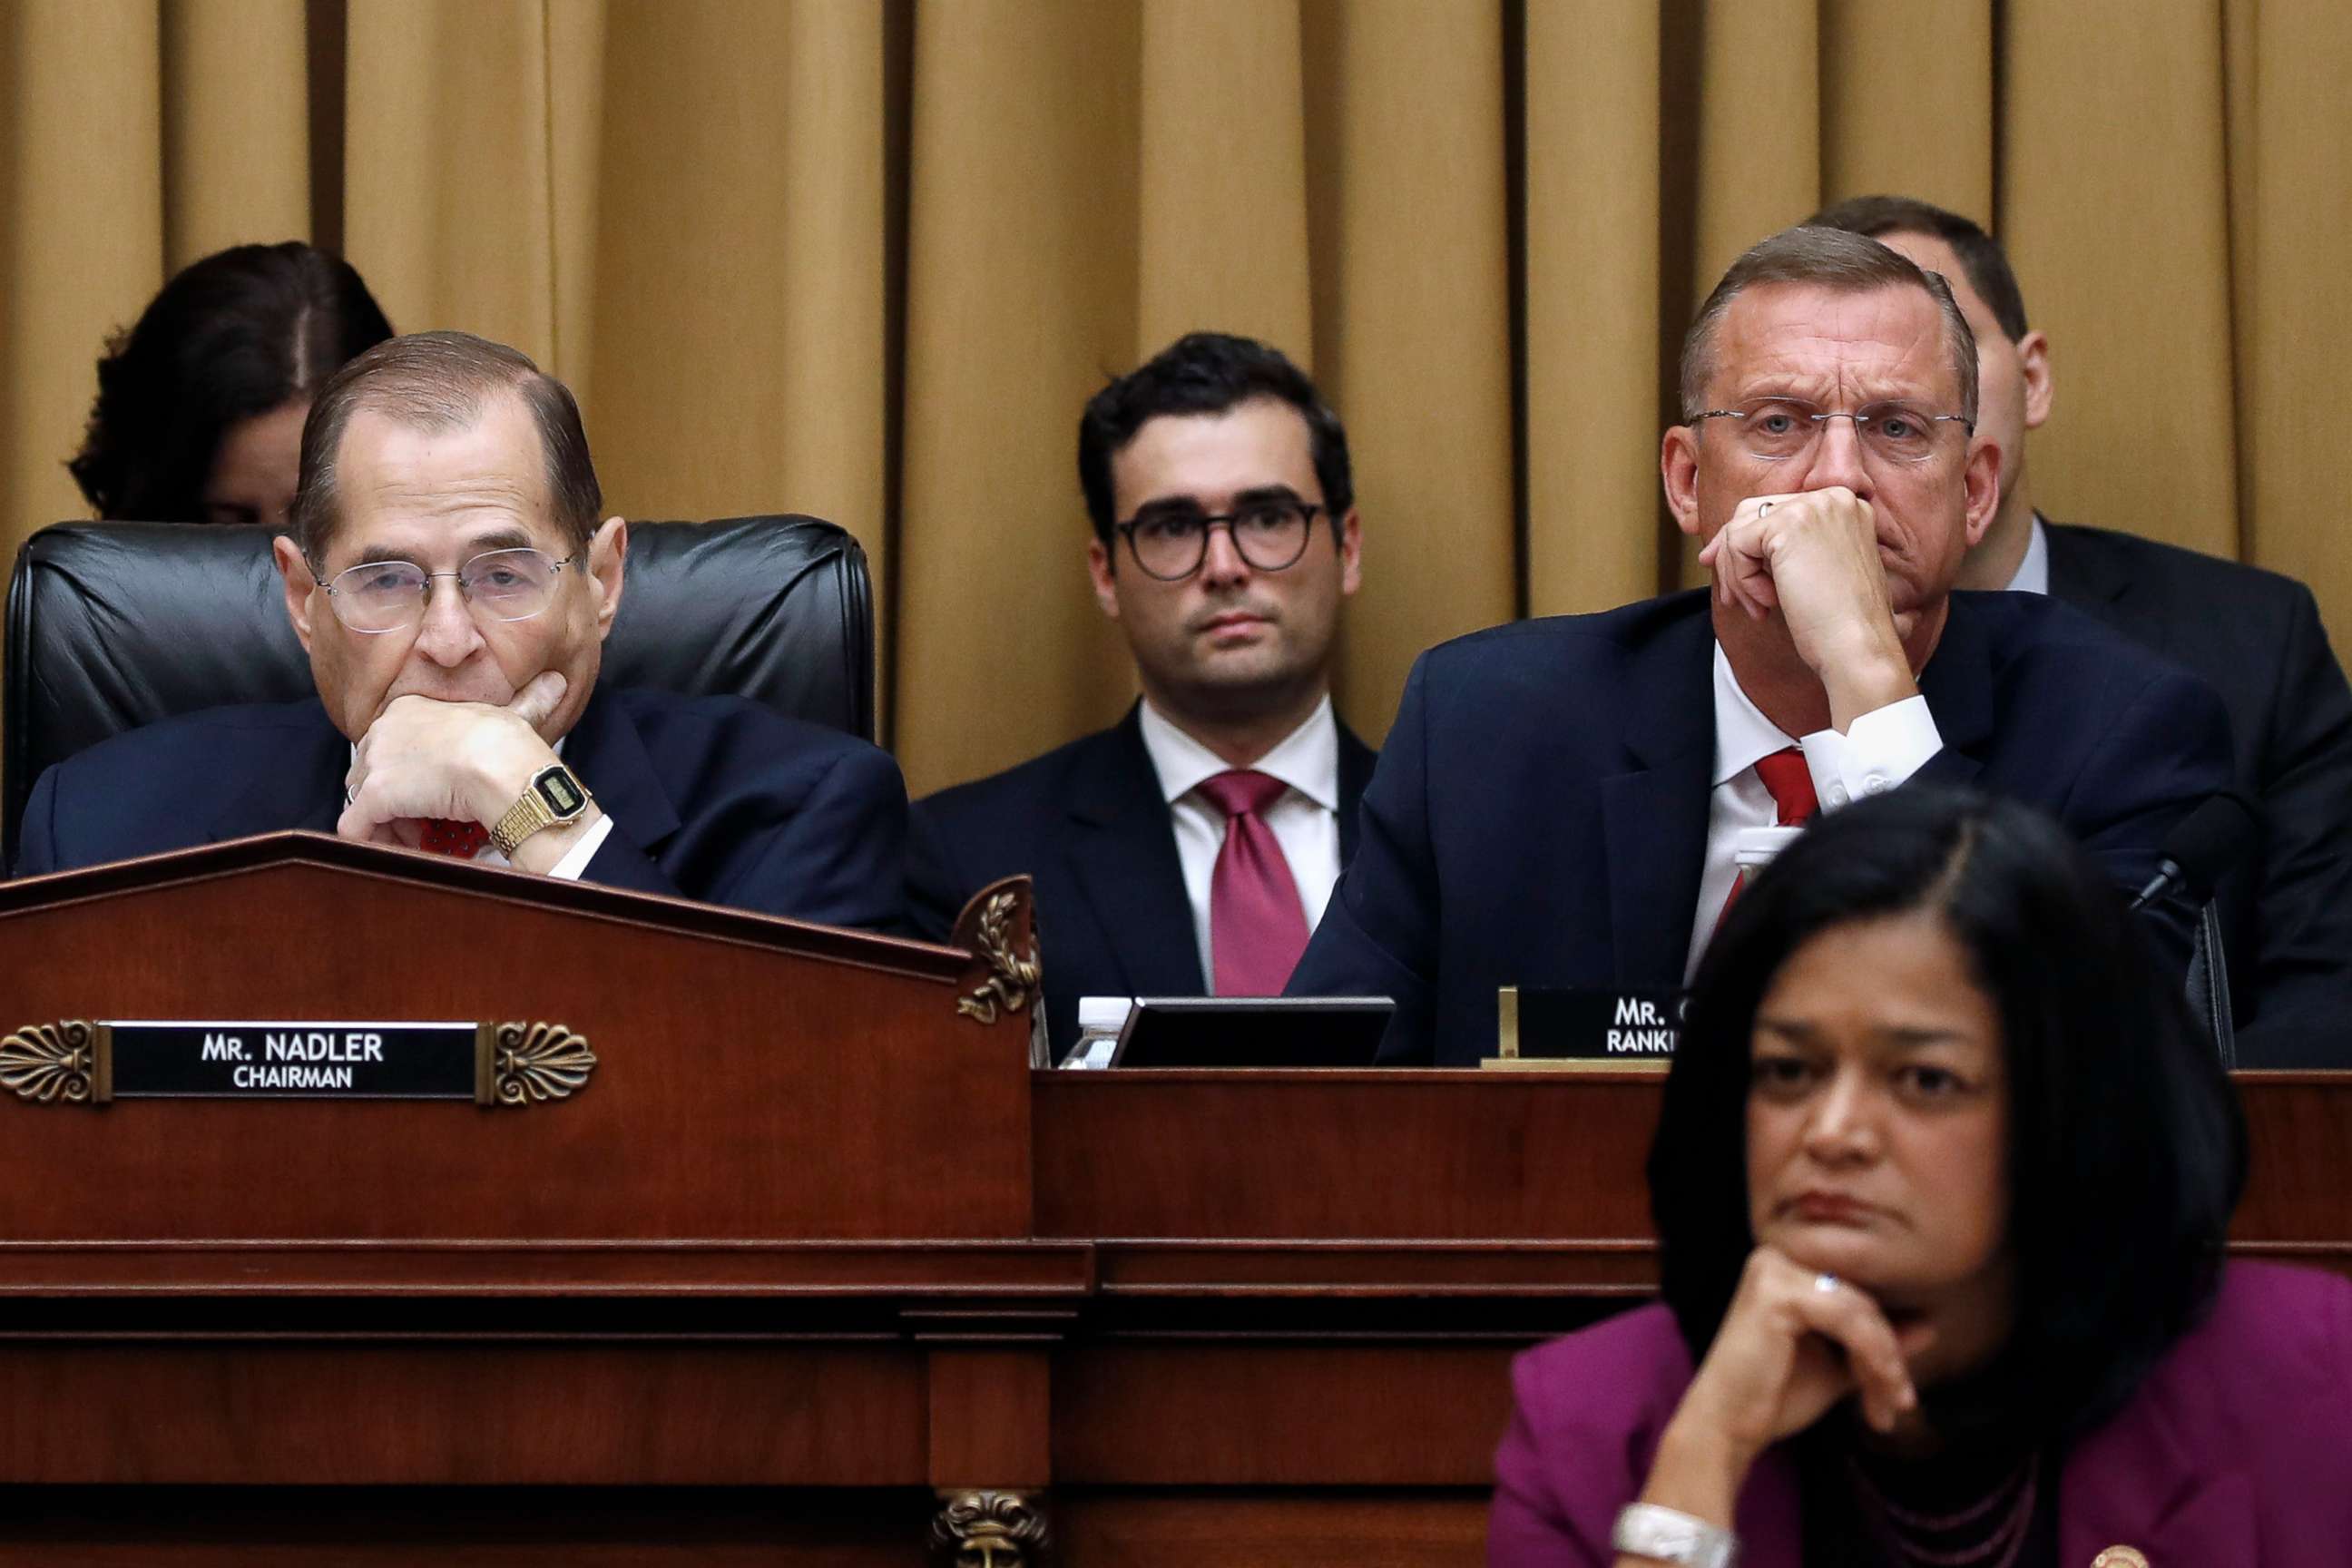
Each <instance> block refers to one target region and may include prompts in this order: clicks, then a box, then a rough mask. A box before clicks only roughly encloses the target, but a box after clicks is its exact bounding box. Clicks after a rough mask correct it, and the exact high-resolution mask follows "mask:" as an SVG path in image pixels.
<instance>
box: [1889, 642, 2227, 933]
mask: <svg viewBox="0 0 2352 1568" xmlns="http://www.w3.org/2000/svg"><path fill="white" fill-rule="evenodd" d="M2055 684H2056V683H2054V682H2053V686H2054V685H2055ZM2105 709H2106V711H2107V712H2108V714H2109V717H2108V718H2107V719H2106V721H2105V725H2104V727H2103V728H2100V729H2099V730H2098V731H2097V732H2096V733H2095V734H2091V735H2087V736H2084V737H2082V738H2081V739H2080V740H2079V741H2074V742H2066V741H2065V740H2064V739H2063V737H2058V736H2053V737H2052V754H2053V761H2054V760H2056V758H2057V757H2059V756H2061V755H2071V756H2072V757H2074V758H2075V759H2076V761H2075V763H2074V776H2073V777H2071V778H2065V779H2053V780H2050V781H2048V782H2049V784H2050V786H2051V790H2052V793H2051V794H2050V795H2048V796H2045V797H2042V798H2044V799H2047V800H2050V801H2052V802H2053V803H2054V804H2053V805H2052V807H2051V809H2052V812H2053V815H2054V816H2056V817H2057V818H2058V820H2059V821H2060V822H2061V823H2063V825H2064V826H2066V828H2067V829H2068V831H2070V832H2071V833H2073V834H2074V837H2075V838H2076V839H2077V840H2078V841H2079V842H2080V843H2081V844H2082V845H2083V847H2084V848H2085V849H2087V850H2089V851H2090V853H2091V856H2092V858H2094V859H2095V860H2097V861H2098V862H2099V863H2100V864H2101V865H2102V866H2104V867H2105V868H2106V871H2107V875H2108V876H2109V877H2110V878H2112V879H2114V881H2115V884H2116V887H2117V888H2118V889H2123V890H2124V891H2125V892H2126V893H2137V892H2138V891H2139V889H2141V888H2143V887H2146V886H2147V883H2148V882H2149V880H2150V879H2153V878H2154V877H2155V876H2156V874H2157V868H2158V864H2159V863H2160V862H2161V861H2162V859H2163V848H2164V840H2165V837H2166V836H2167V835H2168V834H2169V833H2170V832H2171V831H2172V829H2173V828H2174V827H2176V826H2179V823H2180V821H2181V819H2182V818H2183V817H2185V816H2188V815H2189V813H2190V812H2191V811H2194V810H2195V809H2196V808H2197V807H2198V806H2200V805H2203V804H2204V803H2205V802H2206V801H2207V800H2208V799H2210V798H2211V797H2212V796H2213V795H2216V794H2218V793H2220V792H2221V791H2222V790H2224V789H2227V788H2228V787H2229V786H2230V779H2231V752H2230V716H2229V711H2228V710H2227V709H2226V708H2224V707H2223V706H2222V702H2221V697H2220V696H2219V695H2218V694H2217V693H2216V692H2215V691H2214V690H2213V689H2212V688H2211V687H2210V686H2207V685H2206V684H2205V683H2204V682H2203V681H2201V680H2199V679H2196V678H2195V677H2193V676H2190V675H2188V674H2185V673H2183V672H2180V671H2179V670H2176V669H2173V668H2171V667H2169V666H2167V667H2164V668H2162V669H2160V670H2158V671H2155V672H2154V673H2152V674H2150V675H2149V677H2148V679H2147V680H2146V681H2145V682H2144V683H2143V684H2142V685H2141V686H2140V687H2139V688H2138V689H2137V690H2136V691H2132V692H2129V693H2125V694H2121V695H2120V697H2119V700H2115V701H2113V702H2111V703H2109V704H2106V705H2105ZM2094 712H2095V708H2094V707H2093V706H2091V705H2070V706H2069V707H2068V708H2067V709H2066V710H2065V711H2064V712H2063V714H2062V715H2061V721H2062V722H2068V723H2075V722H2079V721H2082V720H2084V718H2086V717H2089V716H2090V715H2092V714H2093V713H2094ZM1976 767H1977V764H1976V763H1974V762H1973V761H1972V760H1970V759H1969V758H1967V757H1964V756H1961V755H1959V754H1958V753H1957V752H1952V751H1949V750H1946V751H1944V752H1938V753H1937V755H1936V756H1935V757H1933V758H1931V759H1930V760H1929V761H1928V763H1927V766H1925V767H1923V768H1921V769H1920V770H1919V772H1918V773H1916V774H1914V775H1913V776H1914V777H1915V778H1916V779H1919V780H1922V781H1926V782H1928V783H1940V784H1951V785H1967V784H1971V783H1973V782H1974V780H1975V773H1976ZM2141 913H2142V915H2143V916H2144V918H2145V919H2146V920H2147V926H2148V932H2149V934H2150V936H2151V937H2152V938H2154V940H2155V942H2156V944H2157V947H2158V952H2160V954H2161V955H2162V957H2163V959H2164V961H2165V962H2166V963H2168V964H2169V965H2170V966H2171V967H2172V968H2173V969H2174V970H2175V971H2176V972H2179V973H2183V974H2185V973H2187V971H2188V967H2189V946H2190V936H2191V931H2192V927H2193V925H2194V921H2195V918H2196V913H2197V911H2196V910H2194V909H2193V908H2190V907H2189V906H2188V903H2187V901H2186V900H2182V899H2177V898H2176V899H2168V900H2158V902H2156V903H2153V904H2150V905H2149V906H2147V909H2145V910H2142V911H2141Z"/></svg>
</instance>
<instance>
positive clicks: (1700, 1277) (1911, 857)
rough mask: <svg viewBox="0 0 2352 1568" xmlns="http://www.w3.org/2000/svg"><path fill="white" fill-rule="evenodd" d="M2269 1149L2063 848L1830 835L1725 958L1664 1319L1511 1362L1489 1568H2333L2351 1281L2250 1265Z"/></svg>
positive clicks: (1928, 796) (1901, 831)
mask: <svg viewBox="0 0 2352 1568" xmlns="http://www.w3.org/2000/svg"><path fill="white" fill-rule="evenodd" d="M2244 1164H2245V1151H2244V1132H2243V1127H2242V1122H2241V1121H2240V1118H2239V1114H2238V1110H2237V1105H2236V1101H2235V1099H2234V1097H2233V1096H2232V1093H2231V1088H2230V1085H2229V1081H2228V1079H2227V1078H2226V1076H2225V1075H2223V1074H2222V1073H2221V1070H2220V1068H2218V1066H2217V1065H2216V1064H2215V1062H2214V1060H2213V1057H2212V1053H2211V1051H2210V1048H2209V1047H2207V1046H2206V1044H2205V1042H2204V1040H2203V1039H2202V1037H2200V1035H2199V1033H2198V1031H2197V1030H2196V1027H2195V1026H2194V1025H2193V1024H2192V1023H2191V1022H2190V1021H2189V1016H2188V1013H2187V1010H2186V1008H2185V1006H2184V1005H2183V1004H2182V1002H2181V999H2180V987H2179V984H2178V983H2177V981H2176V980H2175V979H2174V978H2173V977H2172V976H2169V975H2164V974H2159V973H2156V971H2155V969H2154V967H2153V965H2152V963H2151V960H2150V958H2149V955H2148V952H2147V949H2146V947H2145V945H2144V943H2143V942H2142V940H2141V936H2140V932H2139V931H2138V930H2137V926H2136V924H2135V922H2134V920H2133V917H2131V916H2130V915H2128V914H2127V913H2126V911H2125V910H2123V908H2122V907H2121V904H2120V902H2119V901H2118V900H2116V896H2115V895H2114V893H2113V892H2112V891H2111V890H2110V889H2109V888H2108V887H2107V886H2106V884H2105V879H2104V878H2102V877H2101V875H2100V874H2099V872H2098V871H2097V869H2096V868H2094V867H2093V866H2091V865H2090V864H2088V863H2087V861H2086V860H2085V859H2084V857H2083V856H2082V854H2081V852H2080V851H2079V850H2078V849H2077V848H2076V847H2074V844H2073V843H2072V842H2071V841H2070V840H2068V839H2067V837H2065V835H2064V834H2063V832H2062V831H2060V830H2059V829H2058V828H2056V827H2055V826H2053V825H2051V824H2050V823H2048V822H2046V821H2045V820H2043V819H2042V818H2040V817H2038V816H2034V815H2033V814H2032V813H2031V812H2030V811H2028V810H2026V809H2024V808H2022V807H2020V806H2016V805H2005V804H1994V803H1989V802H1985V801H1982V800H1979V799H1974V798H1971V797H1966V796H1958V795H1945V794H1938V793H1937V792H1933V791H1928V790H1923V789H1916V788H1915V789H1906V790H1901V791H1897V792H1895V794H1893V795H1885V796H1882V797H1880V798H1878V799H1876V800H1873V801H1869V802H1865V803H1864V804H1861V805H1855V806H1853V807H1850V808H1848V809H1847V810H1844V811H1842V812H1839V813H1837V814H1835V815H1834V816H1829V817H1826V818H1824V819H1822V822H1821V824H1820V825H1819V826H1816V827H1814V828H1813V829H1812V830H1811V831H1810V832H1809V833H1807V834H1806V835H1805V836H1804V837H1803V838H1801V839H1800V840H1799V841H1798V842H1797V843H1796V844H1795V845H1794V846H1792V847H1790V849H1789V851H1788V852H1787V853H1786V854H1784V855H1783V856H1782V857H1781V858H1780V861H1779V862H1778V863H1777V864H1776V865H1774V866H1773V867H1772V868H1771V869H1770V871H1769V873H1767V874H1766V875H1765V876H1764V877H1762V878H1761V879H1759V880H1758V882H1757V883H1756V885H1755V886H1754V887H1753V888H1752V889H1748V890H1747V891H1746V892H1745V893H1744V894H1743V895H1742V896H1741V898H1740V899H1739V900H1738V903H1737V904H1735V905H1734V906H1733V909H1732V912H1731V914H1730V916H1729V917H1728V918H1727V921H1726V922H1725V925H1724V928H1723V930H1722V931H1721V932H1720V934H1719V935H1718V936H1717V939H1716V941H1715V943H1714V945H1713V947H1712V948H1711V949H1710V950H1709V952H1708V953H1707V955H1706V960H1705V962H1704V963H1703V964H1702V966H1701V969H1700V972H1699V975H1698V979H1697V985H1696V993H1695V994H1694V997H1693V999H1692V1004H1691V1007H1690V1011H1689V1014H1688V1016H1687V1018H1686V1020H1685V1029H1684V1035H1683V1042H1682V1046H1681V1048H1680V1050H1679V1052H1678V1053H1677V1055H1676V1057H1675V1065H1674V1070H1673V1072H1672V1074H1671V1075H1670V1077H1669V1079H1668V1080H1667V1085H1666V1092H1665V1100H1664V1110H1663V1113H1662V1116H1661V1120H1660V1124H1659V1130H1658V1138H1657V1142H1656V1144H1655V1146H1654V1149H1653V1151H1652V1154H1651V1162H1650V1190H1651V1199H1652V1205H1653V1207H1654V1212H1655V1215H1656V1220H1657V1226H1658V1235H1659V1242H1660V1248H1661V1268H1662V1284H1663V1290H1664V1298H1665V1299H1664V1302H1663V1303H1661V1304H1659V1305H1656V1306H1652V1307H1646V1308H1643V1309H1641V1310H1637V1311H1633V1312H1630V1313H1627V1314H1625V1315H1623V1316H1622V1317H1618V1318H1615V1319H1613V1320H1611V1321H1607V1322H1603V1323H1601V1324H1599V1325H1597V1326H1595V1327H1593V1328H1591V1329H1588V1330H1586V1331H1583V1332H1581V1333H1578V1334H1573V1335H1570V1337H1568V1338H1566V1339H1563V1340H1559V1341H1556V1342H1552V1343H1550V1344H1548V1345H1544V1346H1541V1347H1539V1348H1538V1349H1537V1350H1534V1351H1531V1352H1528V1354H1526V1355H1524V1356H1522V1357H1521V1358H1519V1361H1518V1363H1517V1366H1516V1367H1515V1369H1514V1392H1515V1394H1516V1398H1517V1408H1516V1410H1515V1413H1514V1415H1513V1419H1512V1423H1511V1427H1510V1430H1509V1432H1508V1434H1507V1436H1505V1437H1504V1439H1503V1444H1502V1447H1501V1449H1500V1451H1499V1452H1498V1453H1497V1454H1496V1479H1497V1485H1496V1493H1495V1504H1494V1513H1493V1518H1492V1521H1491V1526H1490V1530H1489V1535H1488V1546H1487V1551H1488V1561H1489V1563H1491V1564H1493V1565H1495V1568H1549V1565H1552V1564H1594V1565H1605V1564H1610V1563H1618V1564H1648V1563H1699V1564H1712V1565H1715V1568H1725V1565H1727V1564H1728V1563H1730V1562H1731V1561H1732V1560H1733V1558H1734V1556H1735V1555H1736V1557H1737V1560H1738V1562H1739V1563H1741V1564H1742V1565H1743V1568H1798V1565H1799V1564H1804V1565H1805V1568H1904V1565H1914V1564H1916V1565H1918V1568H2050V1565H2053V1564H2064V1565H2066V1568H2093V1565H2096V1568H2148V1565H2151V1564H2152V1565H2154V1568H2221V1565H2222V1564H2229V1565H2231V1568H2254V1565H2260V1568H2321V1565H2323V1564H2325V1565H2327V1568H2342V1565H2343V1564H2346V1563H2352V1282H2347V1281H2345V1280H2343V1279H2336V1278H2335V1277H2332V1276H2327V1275H2321V1274H2315V1273H2306V1272H2304V1271H2300V1270H2295V1269H2289V1268H2275V1267H2267V1266H2262V1265H2255V1264H2246V1263H2238V1264H2226V1265H2225V1263H2224V1259H2223V1252H2222V1245H2223V1236H2224V1232H2225V1231H2226V1229H2227V1227H2228V1224H2229V1218H2230V1214H2231V1209H2232V1208H2233V1207H2234V1206H2235V1205H2236V1202H2237V1197H2238V1194H2239V1191H2240V1189H2241V1187H2242V1183H2243V1172H2244Z"/></svg>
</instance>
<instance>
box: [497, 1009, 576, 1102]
mask: <svg viewBox="0 0 2352 1568" xmlns="http://www.w3.org/2000/svg"><path fill="white" fill-rule="evenodd" d="M595 1068H596V1053H595V1052H593V1051H592V1050H590V1049H589V1048H588V1040H587V1037H585V1036H583V1035H575V1034H573V1033H572V1031H571V1030H569V1029H567V1028H565V1027H564V1026H562V1025H561V1024H500V1025H499V1030H498V1041H497V1045H496V1047H495V1054H494V1057H493V1073H494V1079H493V1085H492V1089H491V1093H492V1095H493V1097H494V1098H495V1099H496V1100H497V1102H498V1103H499V1104H500V1105H529V1104H530V1103H532V1102H533V1101H535V1100H569V1099H570V1098H571V1097H572V1095H573V1094H574V1093H576V1092H578V1091H579V1089H580V1088H581V1087H582V1086H583V1085H584V1084H585V1083H586V1082H587V1081H588V1075H589V1074H590V1073H591V1072H593V1071H594V1070H595Z"/></svg>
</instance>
